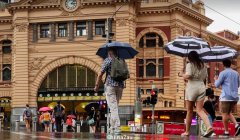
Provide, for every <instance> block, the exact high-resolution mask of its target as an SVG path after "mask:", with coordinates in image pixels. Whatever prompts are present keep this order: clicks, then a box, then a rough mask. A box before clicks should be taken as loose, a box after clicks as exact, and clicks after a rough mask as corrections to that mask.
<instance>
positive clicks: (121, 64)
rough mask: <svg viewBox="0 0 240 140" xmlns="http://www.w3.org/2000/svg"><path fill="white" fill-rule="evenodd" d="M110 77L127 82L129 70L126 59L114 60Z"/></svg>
mask: <svg viewBox="0 0 240 140" xmlns="http://www.w3.org/2000/svg"><path fill="white" fill-rule="evenodd" d="M110 76H111V77H112V78H113V80H115V81H125V80H127V79H128V78H129V70H128V66H127V63H126V62H125V60H124V59H121V58H113V60H112V66H111V73H110Z"/></svg>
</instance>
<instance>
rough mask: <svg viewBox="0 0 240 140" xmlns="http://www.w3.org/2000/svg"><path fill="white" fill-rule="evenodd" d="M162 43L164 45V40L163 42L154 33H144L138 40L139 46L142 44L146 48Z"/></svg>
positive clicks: (141, 46) (159, 45) (158, 45)
mask: <svg viewBox="0 0 240 140" xmlns="http://www.w3.org/2000/svg"><path fill="white" fill-rule="evenodd" d="M145 45H146V46H145ZM163 45H164V42H163V39H162V37H161V36H160V35H158V34H156V33H147V34H145V35H144V36H143V37H142V38H141V39H140V40H139V43H138V47H139V48H143V47H144V46H145V47H147V48H154V47H163Z"/></svg>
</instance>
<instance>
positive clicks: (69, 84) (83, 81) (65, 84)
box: [40, 65, 103, 89]
mask: <svg viewBox="0 0 240 140" xmlns="http://www.w3.org/2000/svg"><path fill="white" fill-rule="evenodd" d="M96 78H97V75H96V73H95V72H94V71H92V70H91V69H89V68H87V67H84V66H81V65H64V66H61V67H59V68H57V69H55V70H53V71H52V72H50V73H49V74H48V75H47V76H46V78H45V79H44V81H43V82H42V85H41V87H40V88H42V89H45V88H74V87H94V85H95V82H96ZM101 85H103V83H101Z"/></svg>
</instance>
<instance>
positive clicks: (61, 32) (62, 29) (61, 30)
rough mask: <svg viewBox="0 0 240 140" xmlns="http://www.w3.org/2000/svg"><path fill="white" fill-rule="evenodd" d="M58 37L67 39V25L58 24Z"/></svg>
mask: <svg viewBox="0 0 240 140" xmlns="http://www.w3.org/2000/svg"><path fill="white" fill-rule="evenodd" d="M58 36H59V37H67V23H59V24H58Z"/></svg>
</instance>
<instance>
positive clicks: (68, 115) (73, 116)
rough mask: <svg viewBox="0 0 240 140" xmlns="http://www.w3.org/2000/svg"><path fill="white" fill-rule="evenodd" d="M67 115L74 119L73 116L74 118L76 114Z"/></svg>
mask: <svg viewBox="0 0 240 140" xmlns="http://www.w3.org/2000/svg"><path fill="white" fill-rule="evenodd" d="M67 117H68V118H73V119H75V118H76V116H75V115H73V114H72V115H68V116H67Z"/></svg>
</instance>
